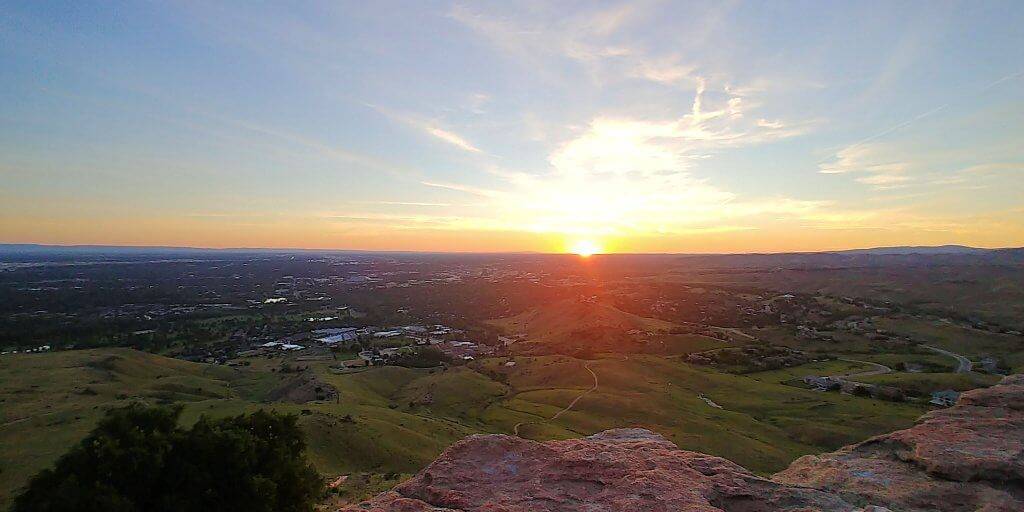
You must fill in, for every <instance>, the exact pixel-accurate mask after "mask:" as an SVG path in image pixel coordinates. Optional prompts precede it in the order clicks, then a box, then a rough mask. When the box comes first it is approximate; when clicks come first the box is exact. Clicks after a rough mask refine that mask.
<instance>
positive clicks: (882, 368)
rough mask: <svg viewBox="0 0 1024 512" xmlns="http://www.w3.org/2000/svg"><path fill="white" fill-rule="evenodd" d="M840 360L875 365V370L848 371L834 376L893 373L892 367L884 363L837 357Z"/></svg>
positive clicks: (864, 375) (868, 375)
mask: <svg viewBox="0 0 1024 512" xmlns="http://www.w3.org/2000/svg"><path fill="white" fill-rule="evenodd" d="M837 359H839V360H840V361H846V362H847V363H860V364H866V365H868V366H874V367H875V369H874V370H868V371H866V372H856V373H847V374H843V375H833V377H870V376H872V375H885V374H886V373H892V368H889V367H888V366H886V365H884V364H879V363H873V362H871V361H858V360H857V359H846V358H843V357H839V358H837Z"/></svg>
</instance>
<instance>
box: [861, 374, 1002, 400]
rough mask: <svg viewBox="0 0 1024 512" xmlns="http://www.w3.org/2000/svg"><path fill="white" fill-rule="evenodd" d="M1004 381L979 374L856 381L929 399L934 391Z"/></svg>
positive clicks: (875, 377)
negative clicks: (896, 389)
mask: <svg viewBox="0 0 1024 512" xmlns="http://www.w3.org/2000/svg"><path fill="white" fill-rule="evenodd" d="M1001 379H1002V377H1001V376H998V375H984V374H978V373H970V374H968V373H890V374H886V375H872V376H869V377H858V378H856V379H854V380H856V381H858V382H864V383H867V384H881V385H885V386H893V387H896V388H900V389H901V390H903V392H904V393H905V394H907V395H909V396H922V397H927V396H929V395H931V393H932V392H933V391H942V390H946V389H952V390H954V391H967V390H969V389H974V388H979V387H987V386H991V385H993V384H995V383H997V382H999V381H1000V380H1001Z"/></svg>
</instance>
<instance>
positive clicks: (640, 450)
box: [345, 376, 1024, 512]
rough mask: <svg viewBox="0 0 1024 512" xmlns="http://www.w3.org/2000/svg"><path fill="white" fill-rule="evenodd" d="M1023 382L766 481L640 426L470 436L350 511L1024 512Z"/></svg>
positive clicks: (971, 396)
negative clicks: (568, 434)
mask: <svg viewBox="0 0 1024 512" xmlns="http://www.w3.org/2000/svg"><path fill="white" fill-rule="evenodd" d="M1022 441H1024V376H1013V377H1007V378H1006V379H1004V381H1003V382H1002V383H1001V384H1000V385H998V386H994V387H992V388H989V389H983V390H975V391H971V392H968V393H965V394H964V395H963V396H962V397H961V399H960V402H959V403H958V404H957V405H956V406H955V407H952V408H949V409H945V410H938V411H933V412H931V413H928V414H926V415H924V416H922V418H921V420H920V421H919V422H918V424H917V425H915V426H914V427H912V428H909V429H906V430H901V431H898V432H893V433H891V434H887V435H883V436H878V437H875V438H872V439H869V440H867V441H865V442H863V443H860V444H857V445H853V446H849V447H846V448H843V449H841V450H839V451H836V452H833V453H828V454H824V455H812V456H806V457H802V458H800V459H798V460H797V461H795V462H794V463H793V464H792V465H791V466H790V467H789V468H788V469H786V470H785V471H782V472H781V473H779V474H777V475H775V477H773V479H772V480H766V479H763V478H759V477H757V476H755V475H753V474H751V473H750V472H749V471H747V470H746V469H744V468H742V467H740V466H738V465H736V464H734V463H732V462H730V461H728V460H725V459H722V458H719V457H713V456H710V455H704V454H700V453H695V452H688V451H684V450H680V449H678V448H677V447H676V446H675V445H674V444H672V443H671V442H670V441H668V440H666V439H665V438H663V437H661V436H659V435H657V434H655V433H652V432H650V431H647V430H641V429H619V430H609V431H606V432H602V433H600V434H596V435H593V436H590V437H587V438H583V439H573V440H567V441H551V442H547V443H538V442H534V441H529V440H525V439H520V438H517V437H511V436H504V435H486V436H471V437H468V438H466V439H464V440H462V441H460V442H458V443H456V444H455V445H453V446H452V447H450V448H449V449H448V450H446V451H445V452H444V453H443V454H441V456H440V457H439V458H438V459H437V460H436V461H434V462H433V463H432V464H431V465H430V466H428V467H427V468H426V469H424V470H423V471H421V472H420V473H419V474H418V475H416V476H415V477H413V478H412V479H410V480H409V481H407V482H405V483H403V484H401V485H399V486H397V487H395V488H394V489H393V490H391V491H388V492H386V493H384V494H381V495H379V496H377V497H376V498H374V499H373V500H371V501H369V502H367V503H363V504H360V505H357V506H354V507H350V508H348V509H345V510H348V511H359V510H362V511H366V510H371V511H378V512H421V511H463V512H470V511H487V512H516V511H567V512H574V511H580V512H583V511H586V512H599V511H602V512H603V511H620V510H621V511H629V512H648V511H650V512H658V511H694V512H699V511H725V512H769V511H794V512H795V511H806V512H810V511H844V512H852V511H864V512H868V511H871V510H875V511H882V510H886V508H881V507H888V509H891V510H899V511H925V510H927V511H949V512H954V511H956V512H959V511H968V510H970V511H983V512H1002V511H1007V512H1008V511H1024V446H1022Z"/></svg>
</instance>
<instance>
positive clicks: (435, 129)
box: [367, 104, 483, 153]
mask: <svg viewBox="0 0 1024 512" xmlns="http://www.w3.org/2000/svg"><path fill="white" fill-rule="evenodd" d="M367 106H368V107H370V108H372V109H374V110H376V111H377V112H380V113H381V114H383V115H384V116H386V117H388V118H389V119H392V120H394V121H397V122H399V123H402V124H404V125H406V126H410V127H412V128H415V129H416V130H418V131H420V132H421V133H424V134H427V135H430V136H431V137H434V138H436V139H438V140H441V141H443V142H446V143H448V144H451V145H452V146H455V147H457V148H459V149H461V150H463V151H468V152H470V153H483V150H481V149H480V148H478V147H476V146H474V145H473V144H472V143H471V142H469V141H468V140H466V138H465V137H463V136H461V135H459V134H457V133H455V132H453V131H451V130H450V129H448V128H444V127H442V126H441V125H440V123H439V122H437V121H431V120H427V119H423V118H420V117H417V116H414V115H411V114H404V113H400V112H396V111H394V110H392V109H389V108H386V107H382V106H379V105H372V104H367Z"/></svg>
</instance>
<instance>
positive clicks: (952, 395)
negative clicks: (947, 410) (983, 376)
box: [928, 389, 960, 407]
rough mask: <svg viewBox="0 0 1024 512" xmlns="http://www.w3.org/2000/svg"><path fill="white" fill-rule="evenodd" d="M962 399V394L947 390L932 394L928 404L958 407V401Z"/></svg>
mask: <svg viewBox="0 0 1024 512" xmlns="http://www.w3.org/2000/svg"><path fill="white" fill-rule="evenodd" d="M959 398H960V393H958V392H956V391H953V390H952V389H946V390H943V391H935V392H933V393H932V399H931V400H929V401H928V403H930V404H932V405H938V406H939V407H951V406H953V405H956V401H957V399H959Z"/></svg>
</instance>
